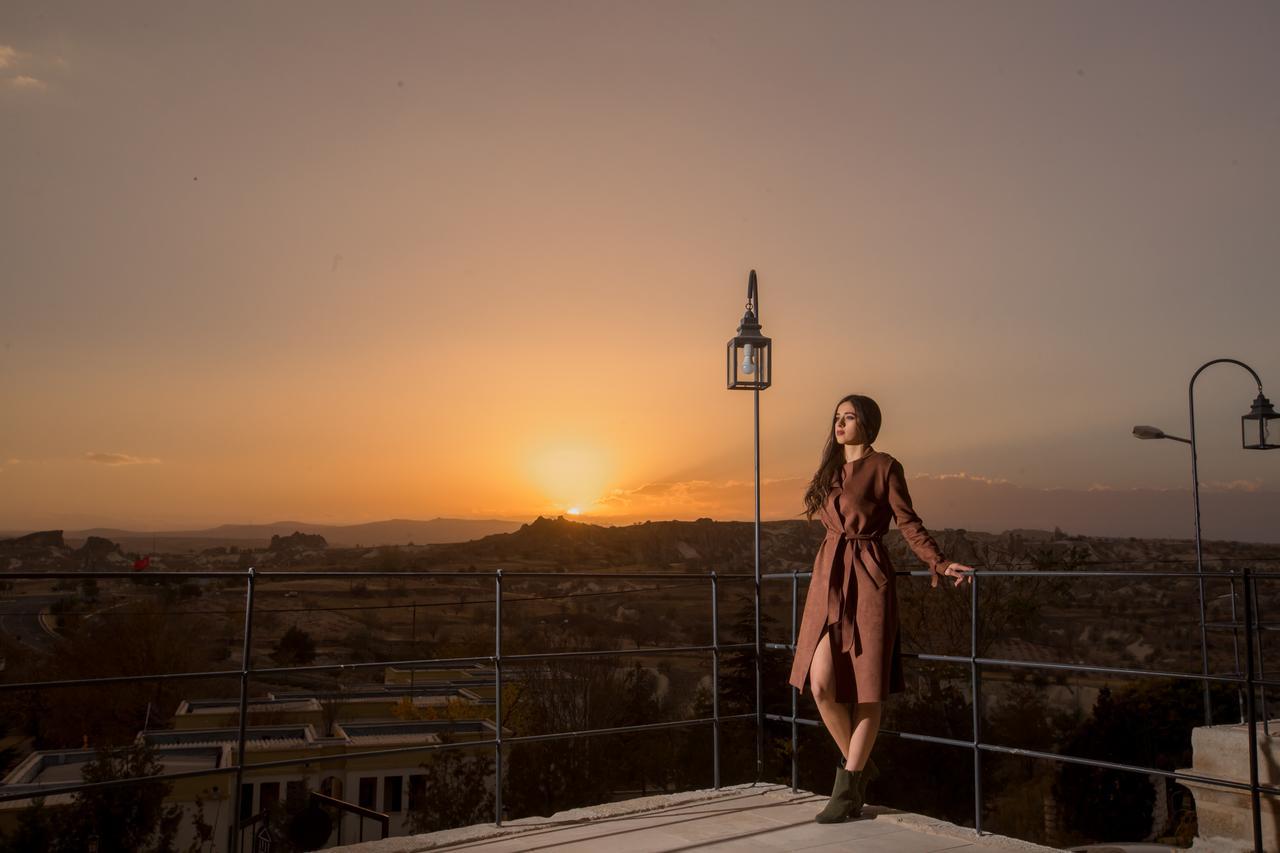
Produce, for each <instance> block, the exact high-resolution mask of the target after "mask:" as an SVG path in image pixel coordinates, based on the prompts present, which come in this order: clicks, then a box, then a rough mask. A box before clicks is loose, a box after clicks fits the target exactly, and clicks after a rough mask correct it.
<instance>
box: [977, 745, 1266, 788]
mask: <svg viewBox="0 0 1280 853" xmlns="http://www.w3.org/2000/svg"><path fill="white" fill-rule="evenodd" d="M971 746H972V744H971ZM977 746H978V749H981V750H984V751H986V752H1002V753H1005V754H1007V755H1025V756H1030V757H1032V758H1042V759H1045V760H1048V761H1062V762H1065V763H1067V764H1081V765H1084V766H1086V767H1098V768H1101V769H1104V770H1123V771H1127V772H1129V773H1146V774H1150V775H1155V776H1164V777H1165V778H1166V779H1174V780H1176V781H1178V782H1198V783H1200V784H1203V785H1220V786H1222V787H1224V788H1235V789H1236V790H1243V791H1249V790H1252V789H1251V788H1250V786H1249V783H1248V782H1240V781H1237V780H1235V779H1218V778H1216V777H1214V776H1201V775H1199V774H1197V773H1182V772H1180V771H1177V770H1161V769H1159V768H1158V767H1141V766H1139V765H1137V764H1120V763H1119V762H1115V761H1103V760H1101V759H1097V758H1081V757H1079V756H1075V755H1058V754H1057V753H1053V752H1041V751H1040V750H1036V749H1020V748H1018V747H1013V746H1000V745H999V744H993V743H980V744H978V745H977ZM1258 791H1259V792H1260V793H1263V794H1280V788H1277V787H1275V786H1273V785H1264V784H1262V783H1259V784H1258Z"/></svg>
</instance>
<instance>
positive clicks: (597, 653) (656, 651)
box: [502, 643, 755, 719]
mask: <svg viewBox="0 0 1280 853" xmlns="http://www.w3.org/2000/svg"><path fill="white" fill-rule="evenodd" d="M753 648H755V643H732V644H730V643H720V644H718V645H713V644H711V643H708V644H706V645H702V646H665V647H655V648H637V649H600V650H593V651H581V652H576V651H575V652H531V653H529V654H519V655H503V656H502V660H503V661H504V662H505V661H522V660H529V661H532V660H552V659H554V658H588V657H607V656H610V655H644V654H653V655H663V654H677V653H683V652H709V651H713V650H715V649H719V650H720V651H722V652H723V651H726V650H728V651H732V650H734V649H753ZM722 719H723V718H722Z"/></svg>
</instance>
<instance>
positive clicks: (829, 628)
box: [788, 450, 951, 702]
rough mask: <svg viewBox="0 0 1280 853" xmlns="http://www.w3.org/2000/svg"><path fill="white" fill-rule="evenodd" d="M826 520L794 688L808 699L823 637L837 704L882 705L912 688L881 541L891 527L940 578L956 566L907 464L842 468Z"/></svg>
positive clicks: (885, 460)
mask: <svg viewBox="0 0 1280 853" xmlns="http://www.w3.org/2000/svg"><path fill="white" fill-rule="evenodd" d="M821 516H822V524H823V526H825V527H826V529H827V535H826V537H825V538H824V539H823V540H822V546H821V547H820V548H819V549H818V556H817V558H816V559H815V560H814V561H813V576H812V577H811V578H810V580H809V591H808V593H807V594H806V597H805V602H804V616H803V617H802V618H801V620H800V629H799V633H798V634H797V636H796V654H795V658H794V660H793V661H792V664H791V677H790V678H789V679H788V681H789V682H790V683H791V684H792V685H793V686H795V687H796V688H797V689H799V690H800V691H801V692H802V693H803V692H804V687H805V682H806V681H807V680H808V677H809V665H810V664H811V663H812V661H813V655H814V652H815V651H817V648H818V642H819V640H822V639H823V632H824V631H825V632H826V640H825V641H826V642H830V643H831V656H832V661H833V663H834V667H835V676H836V679H835V680H836V688H835V694H836V699H837V700H838V701H840V702H878V701H882V700H884V699H886V698H888V696H889V694H890V693H900V692H901V691H902V690H904V689H905V687H906V684H905V682H904V680H903V677H902V659H901V655H900V652H899V648H898V597H897V591H896V590H897V587H896V584H895V578H894V573H893V572H894V569H893V564H892V562H891V561H890V559H889V552H888V550H887V549H886V548H885V546H884V542H883V539H882V537H883V536H884V534H885V532H887V531H888V529H889V522H890V521H891V520H892V521H895V522H896V523H897V525H898V529H899V530H900V531H902V535H903V537H904V538H905V539H906V540H907V544H909V545H910V546H911V550H912V551H914V552H915V554H916V556H918V557H919V558H920V559H921V560H923V561H924V562H925V563H926V564H927V565H928V566H929V568H930V569H931V570H932V571H933V572H935V573H936V574H939V575H941V574H942V573H943V571H944V570H945V569H946V567H947V566H948V565H950V564H951V561H950V560H948V559H947V558H946V557H945V556H943V554H942V551H941V550H940V549H939V548H938V544H937V543H936V542H934V541H933V537H932V536H930V535H929V533H928V531H927V530H925V527H924V524H923V522H921V521H920V517H919V516H918V515H916V513H915V510H914V509H913V508H912V506H911V495H910V493H909V492H908V491H907V479H906V475H905V474H904V473H903V470H902V463H901V462H899V461H898V460H897V459H894V458H893V457H892V456H890V455H889V454H887V453H881V452H879V451H877V450H873V451H872V452H871V453H869V454H868V455H866V456H863V457H862V458H861V459H855V460H854V461H852V462H846V463H845V464H844V465H843V466H841V468H840V470H839V471H838V472H837V473H836V475H835V476H834V477H833V478H832V480H831V491H830V492H828V493H827V498H826V501H824V502H823V505H822V512H821Z"/></svg>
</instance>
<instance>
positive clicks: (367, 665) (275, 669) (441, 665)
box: [249, 655, 493, 701]
mask: <svg viewBox="0 0 1280 853" xmlns="http://www.w3.org/2000/svg"><path fill="white" fill-rule="evenodd" d="M420 663H430V664H436V666H433V667H432V669H448V668H449V667H451V666H468V665H472V664H477V663H493V655H474V656H472V657H465V658H409V659H406V660H380V661H366V662H363V663H320V664H303V665H300V666H272V667H265V668H254V669H250V670H249V675H251V676H253V675H282V674H285V673H290V672H333V671H338V672H341V671H343V670H347V669H377V668H378V667H380V666H393V667H394V666H412V665H414V664H420ZM251 701H252V700H251Z"/></svg>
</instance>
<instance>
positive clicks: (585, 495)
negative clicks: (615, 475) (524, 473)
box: [529, 442, 612, 515]
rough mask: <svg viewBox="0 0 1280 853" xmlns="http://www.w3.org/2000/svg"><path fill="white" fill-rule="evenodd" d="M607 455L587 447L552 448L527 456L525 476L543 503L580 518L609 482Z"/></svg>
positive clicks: (600, 450)
mask: <svg viewBox="0 0 1280 853" xmlns="http://www.w3.org/2000/svg"><path fill="white" fill-rule="evenodd" d="M611 468H612V466H611V464H610V459H609V454H607V453H606V452H605V451H604V450H602V449H600V448H599V447H593V446H591V445H587V444H581V443H577V442H575V443H573V444H567V443H566V444H555V445H552V446H550V447H546V448H543V449H541V450H538V451H535V452H534V453H532V454H531V455H530V463H529V473H530V476H531V478H532V480H533V483H534V485H536V486H537V487H538V488H539V489H541V491H542V493H543V494H544V495H545V496H546V498H547V500H548V501H549V502H550V503H552V504H554V505H558V506H563V507H569V509H568V510H567V511H566V512H567V514H569V515H580V514H581V513H582V510H583V508H584V507H590V506H591V505H592V504H594V503H595V502H596V501H598V500H599V499H600V496H601V495H602V494H604V491H605V487H606V486H607V485H608V482H609V472H610V470H611Z"/></svg>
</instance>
